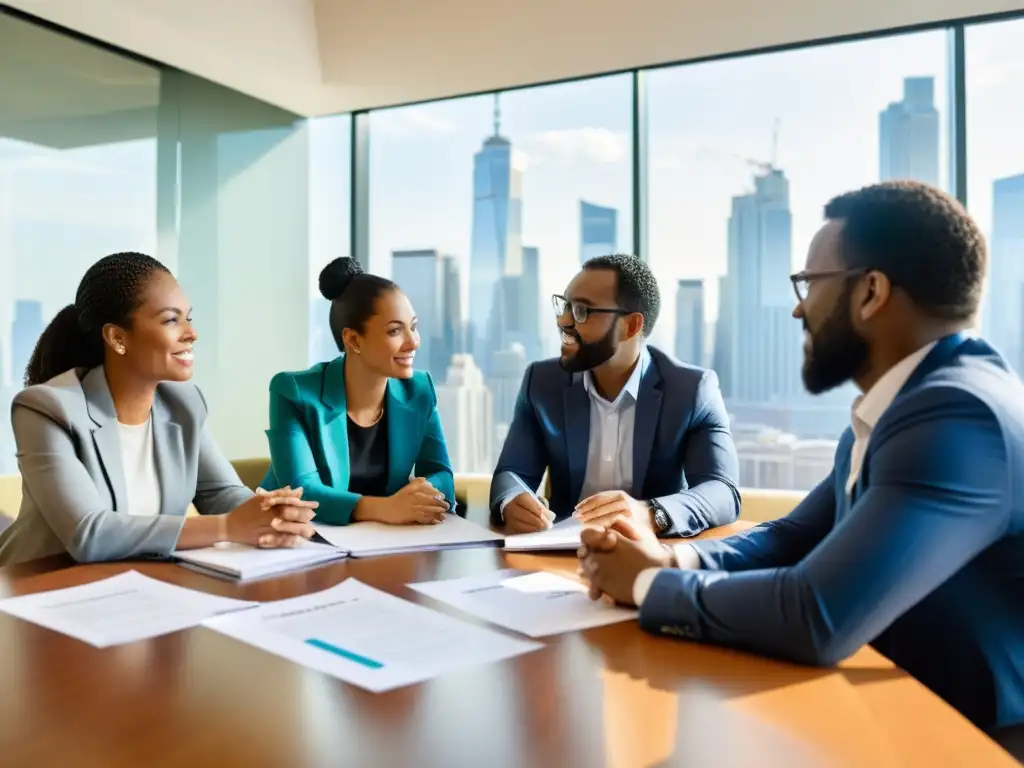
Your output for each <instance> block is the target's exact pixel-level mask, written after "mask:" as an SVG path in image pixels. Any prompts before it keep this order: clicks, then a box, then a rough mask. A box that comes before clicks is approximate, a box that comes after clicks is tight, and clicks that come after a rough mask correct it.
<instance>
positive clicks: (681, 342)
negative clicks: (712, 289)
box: [675, 280, 704, 366]
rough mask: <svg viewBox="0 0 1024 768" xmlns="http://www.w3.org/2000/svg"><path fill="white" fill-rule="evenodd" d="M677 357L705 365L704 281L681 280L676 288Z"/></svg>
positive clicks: (693, 363) (685, 361)
mask: <svg viewBox="0 0 1024 768" xmlns="http://www.w3.org/2000/svg"><path fill="white" fill-rule="evenodd" d="M675 346H676V349H675V352H676V357H677V358H678V359H679V360H682V361H683V362H684V363H690V364H692V365H701V366H703V365H704V281H703V280H680V281H679V287H678V288H677V289H676V344H675Z"/></svg>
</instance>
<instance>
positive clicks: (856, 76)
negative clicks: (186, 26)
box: [647, 31, 949, 489]
mask: <svg viewBox="0 0 1024 768" xmlns="http://www.w3.org/2000/svg"><path fill="white" fill-rule="evenodd" d="M947 47H948V41H947V33H946V32H945V31H935V32H928V33H924V34H913V35H902V36H898V37H890V38H883V39H876V40H868V41H862V42H854V43H847V44H841V45H829V46H821V47H814V48H805V49H800V50H794V51H788V52H783V53H775V54H769V55H760V56H750V57H742V58H736V59H729V60H723V61H717V62H709V63H704V64H696V65H689V66H681V67H674V68H671V69H659V70H655V71H652V72H650V73H648V75H647V98H648V104H649V107H648V110H649V112H648V115H649V122H648V126H649V129H648V130H649V134H648V135H649V140H648V147H649V184H650V187H649V190H648V199H649V201H650V216H649V226H650V252H651V256H650V262H651V265H652V266H653V267H654V269H655V272H656V274H657V276H658V279H659V282H660V285H661V290H662V296H663V306H664V307H665V311H664V314H663V316H662V318H661V319H660V320H659V327H658V328H657V329H656V330H655V334H654V342H655V343H656V344H659V345H662V346H663V347H665V348H666V349H672V350H674V351H675V353H676V354H677V356H679V357H681V358H682V359H684V360H687V361H690V362H694V363H697V364H701V365H705V366H709V367H713V368H714V369H715V370H716V371H717V373H718V376H719V378H720V381H721V386H722V391H723V394H724V395H725V399H726V405H727V406H728V408H729V411H730V415H731V417H732V425H733V431H734V436H735V439H736V442H737V447H738V449H739V452H740V458H741V478H740V479H741V482H742V483H743V484H744V485H746V486H752V487H775V488H793V489H807V488H810V487H813V485H814V484H816V483H817V482H818V481H820V480H821V479H822V477H823V476H824V475H825V474H827V472H828V471H829V469H831V466H832V458H833V453H834V450H835V442H834V439H835V438H836V437H837V436H838V435H839V433H840V432H841V431H842V430H843V428H844V427H845V426H846V424H847V423H848V420H849V408H850V402H851V400H852V398H853V395H854V393H853V392H852V390H851V388H850V387H846V388H843V389H842V390H837V391H835V392H832V393H829V394H827V395H825V396H822V397H818V398H810V397H809V396H807V395H806V394H804V392H803V387H802V385H801V381H800V364H801V362H800V361H801V354H802V353H801V340H802V334H803V329H802V328H801V327H800V324H799V323H798V322H797V321H796V320H794V319H792V317H791V313H792V310H793V304H794V297H793V292H792V288H791V286H790V284H789V281H788V280H787V276H788V275H789V274H790V273H791V272H792V271H794V270H795V269H799V268H800V265H802V264H803V261H804V258H805V254H806V250H807V246H808V244H809V242H810V239H811V237H812V236H813V234H814V232H815V230H816V229H817V228H818V227H819V226H820V224H821V221H822V208H823V206H824V204H825V203H826V202H827V201H828V200H829V199H830V198H831V197H832V196H834V195H836V194H838V193H841V192H844V191H848V190H852V189H855V188H858V187H860V186H863V185H866V184H870V183H874V182H877V181H879V180H883V179H889V178H916V179H919V180H921V181H926V182H929V183H932V184H937V185H940V186H946V184H947V178H948V173H947V136H948V130H947V125H948V123H949V104H948V100H947V92H948V85H947Z"/></svg>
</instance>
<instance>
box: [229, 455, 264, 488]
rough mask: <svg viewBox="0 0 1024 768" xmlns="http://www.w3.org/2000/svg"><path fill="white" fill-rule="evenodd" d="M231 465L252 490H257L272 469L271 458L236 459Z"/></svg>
mask: <svg viewBox="0 0 1024 768" xmlns="http://www.w3.org/2000/svg"><path fill="white" fill-rule="evenodd" d="M231 466H233V467H234V468H235V472H237V473H238V477H239V478H240V479H241V481H242V483H243V484H244V485H245V486H246V487H247V488H248V489H249V490H250V491H255V490H256V489H257V488H258V487H259V485H260V483H261V482H263V478H264V477H266V474H267V470H268V469H270V459H235V460H234V461H232V462H231Z"/></svg>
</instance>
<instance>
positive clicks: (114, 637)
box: [0, 571, 258, 648]
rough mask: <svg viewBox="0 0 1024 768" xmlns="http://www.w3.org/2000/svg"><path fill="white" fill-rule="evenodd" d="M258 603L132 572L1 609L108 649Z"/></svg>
mask: <svg viewBox="0 0 1024 768" xmlns="http://www.w3.org/2000/svg"><path fill="white" fill-rule="evenodd" d="M255 605H258V603H254V602H249V601H244V600H233V599H231V598H228V597H218V596H217V595H208V594H206V593H204V592H196V591H195V590H191V589H185V588H184V587H176V586H174V585H173V584H166V583H164V582H162V581H157V580H156V579H151V578H149V577H148V576H143V575H142V574H141V573H139V572H138V571H127V572H125V573H121V574H118V575H117V576H111V577H110V578H107V579H100V580H99V581H94V582H91V583H89V584H83V585H81V586H78V587H68V588H67V589H55V590H53V591H50V592H39V593H36V594H34V595H24V596H22V597H12V598H8V599H6V600H0V611H3V612H4V613H9V614H10V615H12V616H17V617H18V618H20V619H24V620H25V621H31V622H32V623H34V624H39V625H41V626H44V627H46V628H47V629H52V630H53V631H54V632H60V633H62V634H65V635H70V636H71V637H74V638H77V639H78V640H81V641H82V642H85V643H89V644H90V645H94V646H96V647H97V648H106V647H108V646H111V645H120V644H121V643H131V642H134V641H136V640H144V639H146V638H150V637H157V636H159V635H165V634H167V633H168V632H177V631H178V630H180V629H187V628H188V627H194V626H196V625H197V624H200V623H202V621H203V620H204V619H208V618H210V617H212V616H216V615H218V614H223V613H227V612H231V611H239V610H244V609H246V608H251V607H253V606H255Z"/></svg>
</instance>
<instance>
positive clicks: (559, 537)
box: [505, 517, 583, 552]
mask: <svg viewBox="0 0 1024 768" xmlns="http://www.w3.org/2000/svg"><path fill="white" fill-rule="evenodd" d="M582 530H583V525H581V524H580V521H579V520H577V519H576V518H573V517H570V518H568V519H566V520H563V521H562V522H560V523H556V524H555V525H553V526H552V527H551V528H548V529H547V530H546V531H537V532H536V533H518V534H515V535H513V536H506V537H505V549H507V550H511V551H513V552H544V551H547V552H556V551H563V552H564V551H569V550H572V551H575V550H577V549H579V546H580V531H582Z"/></svg>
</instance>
